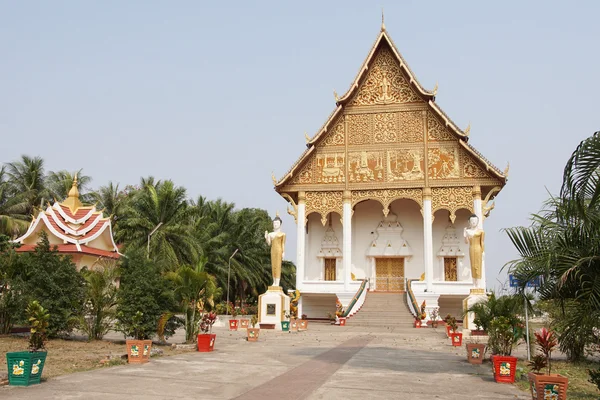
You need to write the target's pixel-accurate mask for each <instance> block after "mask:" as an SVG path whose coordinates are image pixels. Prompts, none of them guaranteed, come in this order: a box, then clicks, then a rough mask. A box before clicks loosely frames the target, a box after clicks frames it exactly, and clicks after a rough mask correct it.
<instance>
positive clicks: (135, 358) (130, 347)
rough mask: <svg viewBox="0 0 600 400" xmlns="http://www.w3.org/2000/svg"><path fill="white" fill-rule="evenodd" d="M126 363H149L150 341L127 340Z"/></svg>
mask: <svg viewBox="0 0 600 400" xmlns="http://www.w3.org/2000/svg"><path fill="white" fill-rule="evenodd" d="M125 343H126V345H127V362H128V363H129V364H144V363H147V362H148V361H150V350H152V340H127V341H125Z"/></svg>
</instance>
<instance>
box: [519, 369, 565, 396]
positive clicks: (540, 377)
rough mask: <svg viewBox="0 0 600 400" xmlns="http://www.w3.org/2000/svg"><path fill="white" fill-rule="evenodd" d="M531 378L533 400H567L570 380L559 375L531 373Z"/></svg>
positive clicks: (530, 386)
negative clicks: (548, 399)
mask: <svg viewBox="0 0 600 400" xmlns="http://www.w3.org/2000/svg"><path fill="white" fill-rule="evenodd" d="M527 377H528V378H529V390H530V391H531V398H532V399H533V400H545V399H547V398H550V399H558V400H565V399H566V398H567V388H568V386H569V378H567V377H565V376H562V375H559V374H550V375H544V374H536V373H535V372H530V373H529V374H527Z"/></svg>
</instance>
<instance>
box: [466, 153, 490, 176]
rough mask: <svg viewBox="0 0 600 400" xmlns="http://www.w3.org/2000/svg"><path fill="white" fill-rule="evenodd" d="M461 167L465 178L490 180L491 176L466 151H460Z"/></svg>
mask: <svg viewBox="0 0 600 400" xmlns="http://www.w3.org/2000/svg"><path fill="white" fill-rule="evenodd" d="M460 165H461V169H462V176H463V177H464V178H489V177H490V176H489V174H488V173H487V172H485V171H484V170H483V169H482V168H481V167H480V166H479V165H478V164H477V163H476V162H475V161H474V160H473V157H471V156H470V155H469V154H467V152H466V151H464V150H461V151H460Z"/></svg>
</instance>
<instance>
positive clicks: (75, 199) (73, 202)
mask: <svg viewBox="0 0 600 400" xmlns="http://www.w3.org/2000/svg"><path fill="white" fill-rule="evenodd" d="M62 204H63V205H65V206H67V207H69V208H70V209H71V211H73V212H75V210H77V209H78V208H79V207H83V204H82V203H81V201H80V200H79V189H77V172H76V173H75V176H74V177H73V185H72V186H71V190H69V195H68V197H67V199H66V200H65V201H64V202H63V203H62Z"/></svg>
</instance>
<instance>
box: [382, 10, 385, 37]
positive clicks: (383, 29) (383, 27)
mask: <svg viewBox="0 0 600 400" xmlns="http://www.w3.org/2000/svg"><path fill="white" fill-rule="evenodd" d="M381 32H385V15H384V14H383V7H381Z"/></svg>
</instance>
